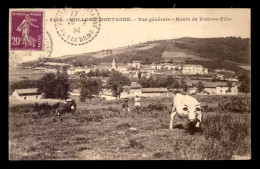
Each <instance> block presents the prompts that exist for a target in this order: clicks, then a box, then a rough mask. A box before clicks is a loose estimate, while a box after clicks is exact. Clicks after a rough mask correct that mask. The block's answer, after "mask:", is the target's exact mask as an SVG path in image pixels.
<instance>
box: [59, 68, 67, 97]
mask: <svg viewBox="0 0 260 169" xmlns="http://www.w3.org/2000/svg"><path fill="white" fill-rule="evenodd" d="M56 84H57V86H56V98H60V99H67V98H68V96H69V93H68V92H69V81H68V73H67V71H66V70H63V72H62V73H60V72H59V71H58V72H57V74H56Z"/></svg>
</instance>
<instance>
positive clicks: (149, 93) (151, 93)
mask: <svg viewBox="0 0 260 169" xmlns="http://www.w3.org/2000/svg"><path fill="white" fill-rule="evenodd" d="M141 91H142V97H155V96H168V95H169V91H168V89H167V88H142V89H141Z"/></svg>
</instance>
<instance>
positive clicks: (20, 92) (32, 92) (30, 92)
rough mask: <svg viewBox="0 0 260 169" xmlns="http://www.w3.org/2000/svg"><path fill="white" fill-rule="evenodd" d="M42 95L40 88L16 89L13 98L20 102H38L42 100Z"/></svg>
mask: <svg viewBox="0 0 260 169" xmlns="http://www.w3.org/2000/svg"><path fill="white" fill-rule="evenodd" d="M42 95H43V94H42V93H39V91H38V88H28V89H15V90H14V92H13V93H12V96H14V97H15V98H17V99H18V100H35V99H36V100H37V99H41V98H42Z"/></svg>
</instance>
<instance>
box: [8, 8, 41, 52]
mask: <svg viewBox="0 0 260 169" xmlns="http://www.w3.org/2000/svg"><path fill="white" fill-rule="evenodd" d="M43 15H44V13H43V12H41V11H26V12H25V11H12V12H11V36H10V42H9V43H10V49H11V50H40V51H41V50H43Z"/></svg>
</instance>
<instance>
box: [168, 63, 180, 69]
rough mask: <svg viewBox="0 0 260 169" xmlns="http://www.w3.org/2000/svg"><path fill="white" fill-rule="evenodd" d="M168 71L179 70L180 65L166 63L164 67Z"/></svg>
mask: <svg viewBox="0 0 260 169" xmlns="http://www.w3.org/2000/svg"><path fill="white" fill-rule="evenodd" d="M164 66H165V68H167V69H168V70H181V65H177V64H170V63H167V64H165V65H164Z"/></svg>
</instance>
